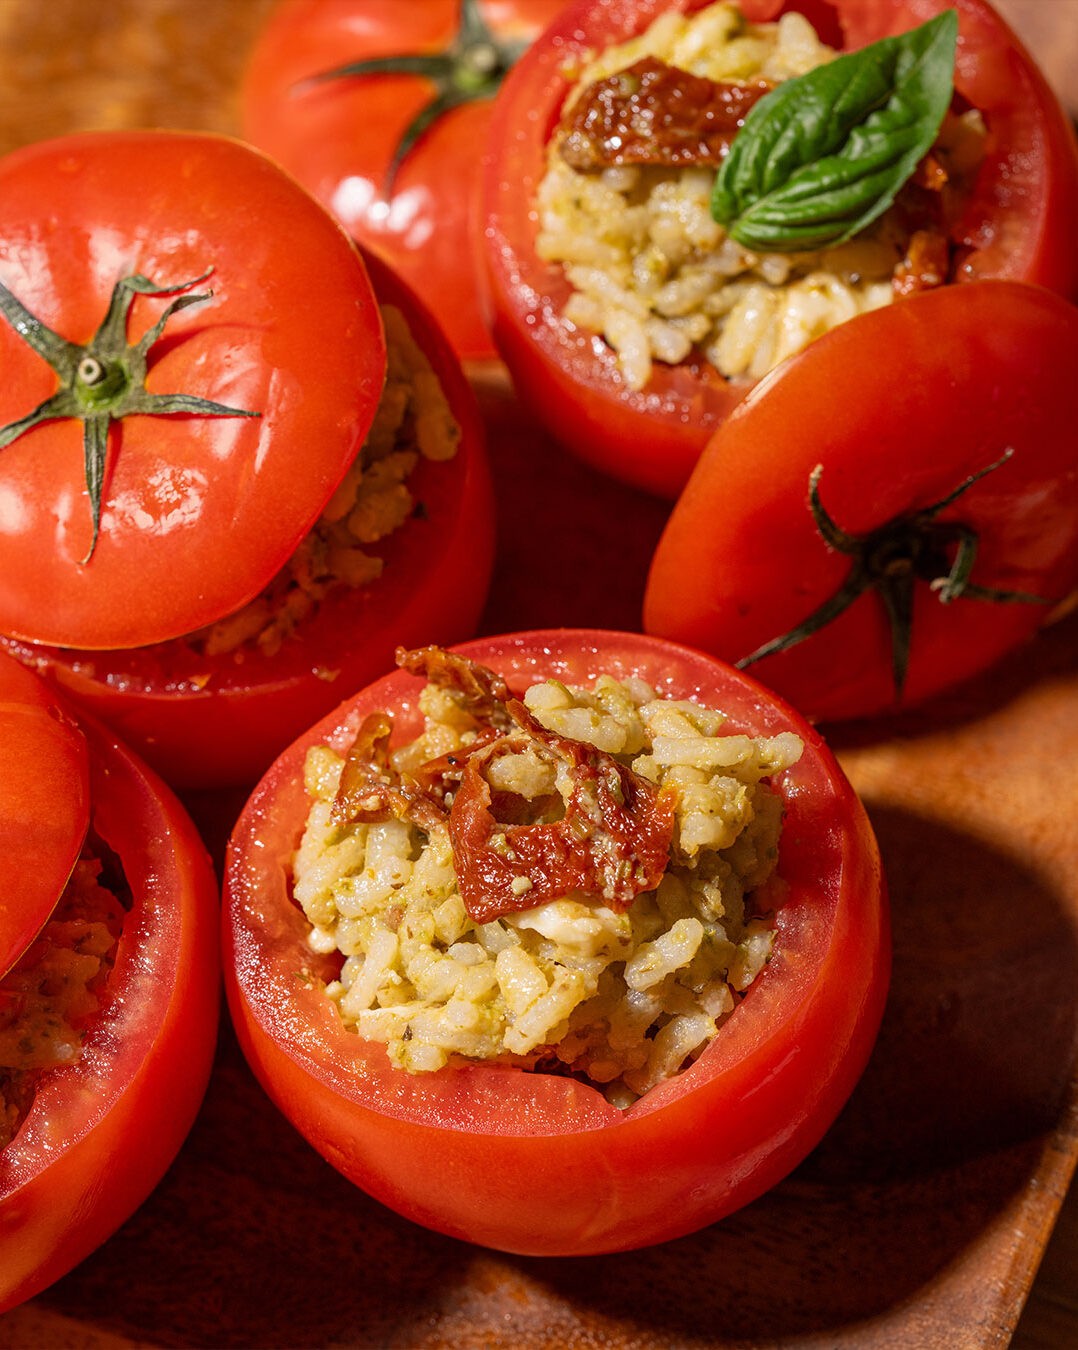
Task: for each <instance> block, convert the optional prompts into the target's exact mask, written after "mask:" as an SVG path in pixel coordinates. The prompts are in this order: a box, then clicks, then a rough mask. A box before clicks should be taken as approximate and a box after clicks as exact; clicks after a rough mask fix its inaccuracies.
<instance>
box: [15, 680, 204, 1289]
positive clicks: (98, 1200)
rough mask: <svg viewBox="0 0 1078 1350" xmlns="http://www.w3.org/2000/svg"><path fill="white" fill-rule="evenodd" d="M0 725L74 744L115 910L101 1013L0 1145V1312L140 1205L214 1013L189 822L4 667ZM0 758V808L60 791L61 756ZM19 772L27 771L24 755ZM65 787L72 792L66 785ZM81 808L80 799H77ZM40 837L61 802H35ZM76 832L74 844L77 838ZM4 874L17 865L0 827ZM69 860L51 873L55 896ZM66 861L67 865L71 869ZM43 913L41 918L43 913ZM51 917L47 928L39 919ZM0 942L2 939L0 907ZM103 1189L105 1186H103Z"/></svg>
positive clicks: (84, 724)
mask: <svg viewBox="0 0 1078 1350" xmlns="http://www.w3.org/2000/svg"><path fill="white" fill-rule="evenodd" d="M0 690H2V691H3V695H4V699H5V702H4V704H3V712H2V713H0V720H3V721H4V722H5V724H6V719H7V717H8V716H9V715H10V713H11V710H12V709H13V708H14V707H21V708H23V709H25V710H26V711H27V713H28V715H29V717H30V718H35V717H36V716H37V714H39V713H41V714H44V715H45V716H47V717H48V718H50V719H52V721H53V722H54V723H55V724H56V725H58V726H62V727H63V728H64V729H65V737H67V738H69V739H70V742H71V744H77V745H78V746H79V747H80V751H79V753H80V754H81V756H82V758H83V762H84V765H85V767H86V787H87V812H86V816H85V819H83V820H81V822H77V823H76V825H75V828H74V829H73V830H72V831H69V839H68V841H67V843H70V842H71V841H72V840H76V839H77V842H76V843H75V844H74V848H75V853H76V854H77V853H78V850H79V848H81V846H82V843H83V838H82V832H85V833H86V839H87V842H88V844H89V847H90V848H91V850H92V851H93V852H94V854H95V856H98V857H99V858H100V857H104V856H107V858H108V860H109V868H110V871H111V872H112V873H113V874H114V882H113V884H115V885H116V886H117V888H118V889H117V894H118V895H120V896H121V898H123V900H124V903H125V905H126V906H127V909H126V913H125V916H124V920H123V929H122V932H121V934H120V937H119V940H118V945H117V949H116V954H115V961H114V964H113V966H112V969H111V971H110V973H109V976H108V979H107V982H106V984H105V987H104V992H103V995H102V998H101V1004H100V1007H99V1008H98V1010H97V1012H96V1013H94V1014H93V1015H92V1016H91V1017H90V1019H89V1020H88V1022H87V1024H86V1025H85V1027H84V1028H83V1031H82V1046H81V1052H80V1054H79V1057H78V1058H77V1060H76V1061H75V1062H74V1063H70V1064H64V1065H61V1066H59V1067H56V1068H53V1069H49V1070H47V1071H44V1072H43V1073H42V1074H41V1075H40V1077H39V1078H38V1080H37V1082H36V1084H35V1088H34V1093H33V1098H32V1101H31V1103H30V1105H29V1109H28V1111H27V1113H26V1115H25V1117H24V1119H23V1120H22V1122H21V1124H20V1126H19V1128H18V1130H17V1132H16V1133H15V1135H14V1137H13V1138H12V1139H11V1141H10V1142H9V1143H8V1144H7V1145H6V1147H4V1148H3V1149H0V1311H2V1310H4V1309H8V1308H11V1307H13V1306H14V1305H15V1304H17V1303H20V1302H22V1301H24V1300H25V1299H27V1298H30V1297H32V1296H33V1295H34V1294H36V1293H38V1292H39V1291H40V1290H41V1289H43V1288H45V1287H46V1286H47V1285H49V1284H51V1283H52V1282H53V1281H54V1280H56V1279H58V1278H59V1277H60V1276H61V1275H63V1274H64V1273H65V1272H66V1271H68V1270H70V1269H71V1267H72V1266H74V1265H75V1264H77V1263H78V1262H79V1261H81V1260H82V1259H83V1258H84V1257H86V1256H88V1255H89V1254H90V1252H91V1251H93V1250H94V1249H95V1248H96V1247H98V1246H99V1245H100V1244H101V1243H102V1242H104V1240H105V1239H106V1238H107V1237H108V1236H109V1235H110V1234H111V1233H112V1232H113V1231H114V1230H115V1229H116V1228H117V1227H118V1226H119V1225H120V1224H121V1223H122V1222H123V1221H124V1220H125V1219H127V1218H128V1217H129V1215H130V1214H131V1213H132V1212H133V1211H134V1210H135V1209H136V1208H137V1206H138V1205H140V1204H141V1203H142V1201H143V1200H144V1199H145V1198H146V1196H147V1195H148V1194H149V1193H150V1191H151V1190H152V1189H153V1187H154V1186H155V1185H156V1184H157V1183H158V1181H159V1180H160V1178H161V1177H162V1175H163V1174H164V1172H165V1170H166V1168H167V1167H168V1166H169V1164H170V1163H171V1162H172V1159H173V1157H174V1156H175V1154H176V1153H177V1151H178V1150H179V1148H180V1145H181V1144H182V1142H183V1140H184V1137H185V1136H186V1134H187V1131H188V1130H189V1128H190V1126H191V1123H192V1121H193V1120H194V1117H195V1113H196V1111H197V1110H198V1107H199V1104H200V1103H201V1100H202V1095H203V1093H204V1091H205V1087H206V1083H207V1081H208V1078H209V1072H210V1065H211V1062H212V1058H213V1051H214V1045H215V1038H216V1028H217V1012H218V978H219V976H218V969H219V963H218V949H217V935H216V918H217V914H216V895H217V888H216V880H215V878H214V874H213V869H212V867H211V865H210V862H209V859H208V857H207V855H206V852H205V849H204V848H203V846H202V843H201V840H200V839H199V837H198V835H197V833H196V831H195V828H194V826H193V825H192V823H191V821H190V819H189V817H188V816H187V814H186V813H185V811H184V810H183V808H182V807H181V806H180V804H179V803H178V802H177V800H176V799H175V797H174V796H173V795H172V793H171V792H170V791H169V790H168V789H167V788H166V787H165V786H164V784H163V783H162V782H161V781H160V780H159V779H158V778H157V777H156V775H155V774H153V773H152V772H150V771H149V770H148V769H147V768H146V767H145V766H144V765H143V764H142V762H141V761H140V760H138V759H137V758H136V757H135V756H134V755H133V754H131V752H130V751H129V750H127V749H126V747H124V746H123V745H122V744H121V743H120V742H118V741H117V740H116V739H115V738H114V737H113V736H112V735H111V733H109V732H108V731H106V730H105V729H104V728H103V727H101V726H100V725H99V724H98V723H97V722H95V721H93V720H90V719H86V718H85V717H78V718H76V716H75V715H74V714H73V713H72V712H71V711H70V710H68V709H66V708H65V707H62V706H60V705H59V704H58V703H57V700H56V699H55V697H54V696H52V695H51V694H50V693H48V692H47V691H46V690H45V688H44V686H43V685H42V684H41V682H40V681H38V680H37V679H36V678H35V677H34V676H32V675H31V674H30V673H29V672H28V671H26V670H24V669H23V668H22V667H19V666H17V665H16V664H15V663H14V662H13V661H11V660H10V658H8V657H4V656H2V655H0ZM56 750H57V747H56V745H55V742H52V743H49V744H46V745H42V744H40V743H39V744H37V745H36V746H31V745H30V744H29V743H28V742H26V741H17V742H14V743H12V742H8V741H6V740H5V743H4V747H3V752H2V756H3V773H2V774H0V802H2V803H3V813H4V816H5V818H7V817H9V814H10V813H9V811H8V807H9V804H10V803H11V801H12V793H13V790H14V791H15V793H16V794H17V795H18V796H19V800H20V802H21V804H22V805H23V806H24V807H25V806H27V805H28V799H27V798H26V797H25V795H22V794H21V793H20V791H19V789H20V787H21V785H22V784H23V783H24V782H25V781H26V779H27V775H28V774H31V773H32V772H33V771H35V770H36V771H38V772H41V773H42V783H43V784H47V783H51V784H52V785H53V786H58V783H57V776H58V775H60V774H63V773H64V772H66V769H67V765H68V761H69V758H70V745H64V746H61V747H59V753H56ZM28 755H29V756H30V759H31V762H30V763H29V764H27V763H26V758H27V756H28ZM72 786H73V787H76V789H77V785H76V784H73V785H72ZM76 796H77V791H76ZM38 805H39V806H40V808H41V814H40V816H39V821H38V823H39V827H40V830H41V832H42V835H41V837H42V838H49V837H51V836H54V835H55V832H56V820H55V817H56V815H57V812H59V815H60V817H61V818H63V819H66V818H67V816H66V807H65V806H64V804H63V802H62V800H60V799H58V800H57V801H55V802H52V803H40V802H39V803H38ZM79 824H81V826H82V832H80V830H79ZM0 847H2V848H3V849H4V862H5V864H6V869H7V871H8V873H9V875H11V874H13V869H17V868H18V866H20V864H21V863H22V862H23V861H24V856H23V853H22V851H20V850H19V849H18V848H17V847H16V846H14V845H13V844H12V840H11V838H10V836H9V835H8V833H7V832H6V831H5V832H3V833H0ZM69 855H70V848H68V847H66V846H65V848H64V849H63V850H60V851H58V853H57V854H56V856H55V861H54V862H53V863H51V864H47V865H49V866H51V868H52V871H53V881H54V884H55V885H56V887H57V888H56V889H55V890H54V892H53V894H52V897H51V898H52V906H54V905H55V904H56V902H57V900H58V899H59V898H60V893H61V892H62V890H63V885H64V882H66V879H67V878H66V875H63V876H62V877H61V875H60V874H61V873H63V872H64V870H65V867H66V862H67V859H68V858H69ZM71 861H73V858H72V859H71ZM52 906H50V907H49V908H50V909H51V908H52ZM47 917H48V916H47V914H46V915H44V916H43V918H47ZM0 936H2V938H3V939H4V940H6V939H7V938H8V937H9V936H10V928H9V924H8V914H7V911H6V910H5V911H0ZM103 1179H104V1183H103Z"/></svg>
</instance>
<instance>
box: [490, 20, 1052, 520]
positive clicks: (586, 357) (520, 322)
mask: <svg viewBox="0 0 1078 1350" xmlns="http://www.w3.org/2000/svg"><path fill="white" fill-rule="evenodd" d="M703 3H704V0H631V2H630V0H613V2H611V3H608V2H607V0H578V3H576V4H574V5H573V6H572V7H571V8H570V9H569V10H568V11H567V12H566V13H565V15H564V16H563V17H562V18H561V19H559V20H558V21H557V23H555V24H552V25H551V26H550V28H549V29H548V30H547V31H546V33H544V35H543V37H542V39H541V40H540V41H538V42H536V43H535V44H534V46H533V47H532V49H531V50H530V51H529V52H528V53H527V55H526V56H525V57H523V58H522V60H521V61H520V62H519V64H518V65H517V67H516V68H515V69H514V71H513V72H512V74H511V75H510V76H509V78H508V79H507V80H506V83H505V85H504V86H503V88H502V91H501V93H500V95H499V97H498V100H497V104H496V107H495V118H494V125H493V128H492V133H491V140H490V153H489V156H488V159H489V164H488V169H487V173H486V178H485V188H484V202H485V213H486V242H487V267H488V273H489V281H490V286H491V294H492V303H493V313H494V320H493V322H494V336H495V341H496V343H497V345H498V347H499V349H500V351H501V353H502V356H503V357H504V359H505V361H506V364H507V365H508V366H509V368H510V370H511V372H512V374H513V378H514V381H515V383H516V386H517V389H518V392H519V393H520V395H521V397H522V398H523V399H524V400H525V401H526V402H527V404H528V405H529V407H530V408H531V409H532V410H533V412H534V414H535V416H536V417H537V418H539V419H540V420H541V421H542V422H544V424H545V425H546V426H547V427H548V429H549V430H550V431H551V432H552V433H553V434H554V435H555V436H556V437H557V438H558V439H560V440H561V441H563V442H564V443H565V444H566V445H567V446H569V447H570V448H571V449H573V450H575V451H576V452H577V453H578V454H580V455H581V456H582V457H583V458H584V459H586V460H588V461H589V462H590V463H593V464H595V465H596V466H598V467H599V468H602V469H605V470H606V471H608V472H610V473H611V474H614V475H615V476H616V477H619V478H622V479H625V480H626V481H628V482H631V483H635V484H637V485H639V486H641V487H644V488H647V489H648V490H650V491H653V492H656V493H659V494H661V495H665V496H671V497H672V496H676V494H677V493H678V491H679V490H680V489H681V487H682V486H683V485H684V483H685V481H686V480H687V478H688V476H689V473H690V472H691V470H692V467H693V465H694V463H695V462H696V459H697V458H698V457H699V454H700V451H701V450H702V449H703V446H704V445H705V444H706V442H707V440H708V438H709V437H710V435H711V434H712V433H713V432H714V431H715V429H716V427H718V426H719V424H720V423H721V422H722V421H723V419H724V418H726V417H727V416H729V414H730V413H731V412H732V410H733V409H734V407H735V406H736V405H737V403H738V402H739V401H740V399H742V398H743V397H744V396H745V394H746V393H747V391H748V388H749V385H748V383H747V382H745V381H732V382H729V383H728V382H727V381H726V380H724V379H723V378H722V377H721V376H720V375H719V374H718V372H717V371H716V370H715V369H714V368H713V367H711V366H710V365H708V364H707V363H705V362H702V361H690V362H687V363H685V364H683V365H681V366H665V367H659V368H658V369H657V372H656V373H655V374H654V375H653V377H652V379H651V380H650V382H649V383H648V385H647V386H646V387H645V388H644V389H643V390H642V391H641V392H639V393H636V392H633V391H630V390H629V389H627V388H626V387H625V386H624V384H623V383H622V381H621V377H620V374H619V373H618V371H617V368H616V362H615V358H614V356H613V353H612V351H611V350H610V349H609V348H608V347H607V346H606V345H605V343H603V342H602V340H601V339H599V338H597V337H595V336H594V335H592V334H590V333H585V332H584V331H582V330H578V329H576V328H574V327H572V326H571V325H570V324H568V323H567V322H566V321H564V320H563V319H562V318H561V317H560V315H561V311H562V308H563V306H564V303H565V301H566V299H567V297H568V295H569V293H570V292H569V287H568V285H567V283H566V281H565V278H564V276H563V274H562V269H561V268H560V266H556V265H551V264H547V263H544V262H542V261H541V260H540V259H539V257H538V256H537V254H536V252H535V230H536V225H535V216H534V198H535V190H536V185H537V183H538V181H539V180H540V178H541V177H542V174H543V171H544V154H545V147H546V143H547V141H548V139H549V137H550V134H551V131H552V128H553V127H554V125H555V123H556V121H557V118H558V116H559V112H560V109H561V105H562V101H563V99H564V97H565V94H566V90H567V87H568V86H567V83H566V78H565V75H564V71H565V69H566V67H568V66H570V65H571V62H572V60H573V58H574V57H579V54H580V53H581V52H582V51H583V50H584V49H586V48H589V47H592V48H596V47H597V48H602V47H606V46H609V45H611V44H612V43H614V42H617V41H620V40H623V39H624V38H625V37H626V36H628V35H631V34H633V33H636V32H639V31H640V30H641V29H643V28H644V27H645V26H646V25H647V24H648V23H649V22H650V21H651V20H653V19H654V18H655V17H656V16H657V15H658V14H660V13H663V12H666V11H668V10H678V11H687V10H695V9H699V8H701V7H702V4H703ZM787 7H788V8H794V9H798V8H800V9H804V10H805V11H806V12H807V13H808V14H809V16H810V17H811V18H813V19H816V20H818V19H819V18H820V16H821V15H822V16H824V19H825V20H826V19H830V20H831V22H832V23H833V22H834V19H835V18H837V20H838V23H839V24H841V25H842V28H843V29H844V30H845V35H846V46H848V47H850V48H853V47H859V46H863V45H864V44H866V43H868V42H870V41H874V40H875V39H877V38H879V37H883V36H886V35H888V34H892V33H894V32H898V31H903V30H906V29H909V28H912V27H914V26H915V25H917V24H919V23H921V22H923V21H925V20H926V19H928V18H929V17H931V16H932V15H935V14H937V13H939V12H940V11H941V10H942V9H944V8H948V7H950V4H949V0H791V2H790V3H789V4H787V5H784V4H783V3H782V0H744V3H742V5H741V8H742V10H743V11H744V13H745V14H746V16H747V17H749V18H750V19H770V18H773V17H775V16H776V15H777V13H778V12H779V11H780V10H781V9H783V8H787ZM954 7H955V8H957V10H958V13H959V23H960V35H961V36H960V50H959V57H958V62H957V70H956V88H957V90H958V92H959V93H960V94H961V95H962V96H964V97H965V98H967V99H968V100H969V102H970V103H972V104H973V105H974V106H975V107H978V108H980V109H981V110H982V112H983V113H984V116H985V118H986V121H987V124H988V127H989V129H990V139H989V148H988V152H987V156H986V160H985V163H984V166H983V168H982V171H981V173H980V176H979V178H978V181H977V185H976V190H975V193H974V195H973V197H972V200H971V201H970V203H969V211H968V214H967V218H966V219H965V221H964V222H963V235H964V238H965V240H966V242H968V244H969V245H971V246H972V249H973V252H972V253H971V254H970V256H969V258H968V260H967V261H966V262H965V263H964V264H963V266H962V268H961V270H960V273H959V277H958V279H959V280H960V281H963V282H968V281H974V280H980V279H983V278H986V277H1005V278H1011V279H1016V280H1023V281H1034V282H1037V283H1039V284H1042V285H1045V286H1048V287H1051V288H1052V289H1055V290H1057V291H1059V292H1060V293H1062V294H1072V293H1073V292H1074V291H1075V289H1076V287H1078V255H1076V253H1075V250H1074V246H1073V240H1074V237H1075V233H1076V231H1078V154H1076V151H1075V141H1074V134H1073V131H1072V129H1071V127H1070V125H1069V122H1068V120H1067V118H1066V116H1065V114H1064V113H1063V111H1062V109H1061V108H1060V105H1059V102H1058V100H1057V99H1056V98H1055V96H1054V95H1053V93H1052V92H1051V90H1050V89H1049V88H1048V86H1047V84H1046V83H1045V81H1044V79H1043V78H1042V76H1041V75H1040V73H1039V72H1038V70H1037V69H1036V67H1035V66H1034V64H1033V62H1032V59H1031V58H1030V57H1029V56H1028V54H1027V53H1026V52H1025V51H1024V49H1023V48H1022V47H1021V46H1020V44H1019V43H1018V40H1017V39H1016V38H1015V36H1014V35H1013V34H1012V33H1011V32H1010V30H1009V29H1008V28H1007V26H1006V25H1005V24H1004V23H1003V21H1002V20H1001V19H1000V18H999V17H998V16H997V15H996V14H995V13H994V12H993V11H992V10H991V9H990V8H989V6H988V5H987V4H986V3H984V0H957V4H956V5H955V6H954ZM824 36H825V37H830V36H831V34H830V33H829V32H828V31H825V32H824ZM852 322H856V323H858V324H859V323H860V319H857V320H853V321H852ZM876 359H877V360H880V361H882V362H888V361H889V357H888V354H887V353H886V352H885V351H884V352H880V353H877V357H876ZM645 417H646V419H647V420H646V421H644V420H643V419H644V418H645Z"/></svg>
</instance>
